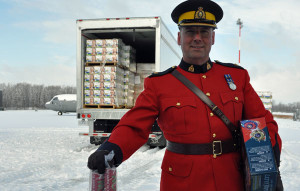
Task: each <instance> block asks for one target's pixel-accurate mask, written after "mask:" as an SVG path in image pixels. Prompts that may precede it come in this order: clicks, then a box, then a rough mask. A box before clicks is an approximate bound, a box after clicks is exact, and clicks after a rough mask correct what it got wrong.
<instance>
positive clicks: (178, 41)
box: [177, 31, 181, 46]
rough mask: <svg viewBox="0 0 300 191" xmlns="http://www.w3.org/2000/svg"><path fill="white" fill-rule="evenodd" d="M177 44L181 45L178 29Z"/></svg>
mask: <svg viewBox="0 0 300 191" xmlns="http://www.w3.org/2000/svg"><path fill="white" fill-rule="evenodd" d="M177 44H178V45H179V46H180V45H181V36H180V31H179V32H178V36H177Z"/></svg>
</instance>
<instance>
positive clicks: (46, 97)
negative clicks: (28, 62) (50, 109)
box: [0, 83, 76, 109]
mask: <svg viewBox="0 0 300 191" xmlns="http://www.w3.org/2000/svg"><path fill="white" fill-rule="evenodd" d="M0 90H2V97H3V100H2V103H3V107H4V108H5V109H45V103H46V102H48V101H50V100H51V99H52V98H53V96H55V95H58V94H76V87H72V86H44V85H33V84H29V83H17V84H4V83H0Z"/></svg>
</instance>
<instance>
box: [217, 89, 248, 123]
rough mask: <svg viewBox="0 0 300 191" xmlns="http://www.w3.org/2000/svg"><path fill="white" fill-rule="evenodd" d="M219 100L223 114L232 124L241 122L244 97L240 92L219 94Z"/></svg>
mask: <svg viewBox="0 0 300 191" xmlns="http://www.w3.org/2000/svg"><path fill="white" fill-rule="evenodd" d="M221 100H222V103H223V108H224V111H223V112H224V114H225V115H226V116H227V117H228V118H229V119H230V120H232V119H234V121H232V122H236V121H239V120H241V118H242V114H243V105H244V95H243V93H242V92H227V93H221Z"/></svg>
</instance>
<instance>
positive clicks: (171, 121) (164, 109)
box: [159, 97, 198, 134]
mask: <svg viewBox="0 0 300 191" xmlns="http://www.w3.org/2000/svg"><path fill="white" fill-rule="evenodd" d="M160 105H161V110H160V114H159V121H160V123H161V124H162V127H161V128H162V130H163V131H164V133H167V134H190V133H193V132H194V131H195V130H196V127H195V125H192V124H195V123H193V122H194V120H195V118H197V117H198V116H195V114H196V108H197V107H196V102H195V98H193V97H181V98H164V99H162V100H161V103H160Z"/></svg>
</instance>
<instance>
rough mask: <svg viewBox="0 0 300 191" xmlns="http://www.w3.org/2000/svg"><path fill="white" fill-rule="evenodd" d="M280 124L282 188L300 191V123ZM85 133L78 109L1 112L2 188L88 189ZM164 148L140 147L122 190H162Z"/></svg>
mask: <svg viewBox="0 0 300 191" xmlns="http://www.w3.org/2000/svg"><path fill="white" fill-rule="evenodd" d="M277 122H278V124H279V128H280V130H279V133H280V135H281V137H282V139H283V150H282V163H281V168H280V170H281V174H282V179H283V182H284V187H285V190H286V191H297V190H299V191H300V139H299V137H300V122H294V121H292V120H288V119H277ZM86 131H87V128H84V127H78V126H77V119H76V115H75V114H74V113H73V114H64V115H63V116H58V115H57V113H56V112H54V111H0V150H1V155H0V190H1V191H6V190H13V191H18V190H22V191H26V190H30V191H32V190H72V191H73V190H78V191H81V190H88V181H89V179H88V178H89V170H88V168H87V167H86V163H87V158H88V156H89V155H90V154H91V153H92V152H94V151H95V150H96V148H97V147H96V146H93V145H90V144H89V139H88V138H87V137H80V136H78V133H79V132H86ZM164 151H165V150H164V149H158V148H155V149H149V148H148V147H147V146H143V147H141V148H140V149H139V150H138V151H137V152H136V153H135V154H134V155H133V156H132V157H131V158H130V159H129V160H127V161H126V162H124V163H123V164H122V165H121V166H120V167H119V168H118V190H119V191H128V190H133V191H140V190H143V191H150V190H151V191H153V190H159V181H160V165H161V160H162V157H163V154H164Z"/></svg>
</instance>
